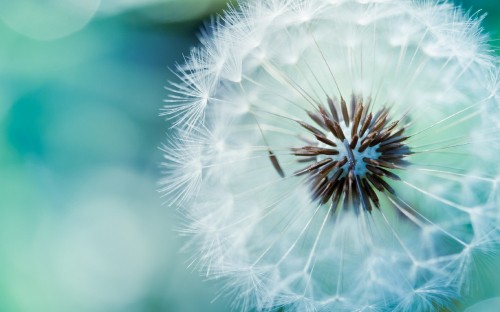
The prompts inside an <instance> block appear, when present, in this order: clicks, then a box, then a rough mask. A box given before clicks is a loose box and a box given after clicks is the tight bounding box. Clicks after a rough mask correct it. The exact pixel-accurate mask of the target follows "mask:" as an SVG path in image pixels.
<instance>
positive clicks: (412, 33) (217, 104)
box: [161, 0, 500, 311]
mask: <svg viewBox="0 0 500 312" xmlns="http://www.w3.org/2000/svg"><path fill="white" fill-rule="evenodd" d="M481 19H482V18H481V16H478V15H474V14H473V15H468V14H465V13H464V12H462V11H461V10H460V9H457V8H454V7H453V6H452V5H451V4H449V3H447V2H444V1H424V0H422V1H405V0H403V1H396V0H271V1H264V0H249V1H244V2H242V3H241V5H240V7H239V8H238V9H236V8H230V9H229V10H228V11H227V12H226V14H225V15H224V16H222V17H220V18H217V19H214V20H212V21H211V23H209V24H208V25H207V27H206V28H205V30H204V31H202V35H201V42H202V47H200V48H196V49H194V50H193V51H192V52H191V54H190V57H189V58H187V59H186V63H185V64H183V65H180V66H178V77H179V80H180V82H175V83H172V86H171V95H170V97H169V98H168V99H167V105H166V106H165V109H164V112H165V114H167V115H168V116H170V118H175V125H176V127H177V128H178V129H179V134H178V135H177V136H176V137H173V138H172V139H171V142H170V143H168V144H167V145H165V146H164V147H163V150H164V152H165V162H164V164H163V167H164V168H165V171H166V176H165V178H164V179H163V180H162V182H161V185H162V190H163V191H164V194H165V197H166V198H167V200H168V201H169V202H170V203H173V204H176V205H178V206H180V207H181V209H180V210H181V212H182V214H183V216H184V217H185V224H184V227H183V229H182V230H181V232H182V233H184V234H186V235H189V236H190V237H191V240H190V242H189V244H188V246H187V249H188V250H190V251H193V250H194V251H195V252H194V255H193V256H192V257H191V258H190V265H191V266H193V267H196V268H199V269H200V270H201V271H202V272H203V274H205V275H206V276H207V277H209V278H216V279H223V280H224V281H225V283H226V284H225V287H224V288H223V289H222V292H223V293H227V294H229V295H231V296H233V297H234V298H235V305H236V307H237V309H241V310H258V311H262V310H273V309H277V308H284V309H285V310H291V311H414V310H422V311H424V310H432V309H439V308H452V307H453V302H456V301H457V300H459V299H460V298H461V297H462V296H465V295H466V294H467V293H468V292H469V291H470V289H471V288H472V287H471V282H472V278H473V276H474V275H477V274H475V273H474V274H472V272H473V271H477V270H476V268H477V267H478V266H481V264H482V263H483V262H488V261H489V260H488V259H491V257H496V256H498V250H499V244H498V243H499V238H500V233H499V225H500V213H499V202H500V198H499V197H500V196H499V190H498V188H499V181H500V170H499V166H498V160H499V156H498V155H500V144H499V141H500V102H499V89H500V88H499V77H500V75H499V69H498V64H499V62H498V59H496V58H495V57H494V56H492V54H491V53H490V50H491V49H490V47H489V46H488V43H487V42H488V38H487V36H486V35H485V34H483V33H482V31H481V26H480V22H481ZM479 271H484V270H479ZM476 277H477V276H476Z"/></svg>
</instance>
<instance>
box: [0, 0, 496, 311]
mask: <svg viewBox="0 0 500 312" xmlns="http://www.w3.org/2000/svg"><path fill="white" fill-rule="evenodd" d="M225 2H226V1H225V0H43V1H40V0H0V311H75V312H78V311H120V312H121V311H188V312H189V311H229V310H230V308H229V304H228V302H227V301H226V299H224V298H222V299H217V300H215V301H214V302H212V299H214V298H215V296H216V294H217V286H218V285H217V284H214V283H213V282H203V278H202V277H199V276H198V273H197V272H193V271H192V270H190V269H188V268H186V266H187V264H186V261H187V256H186V255H185V254H182V253H180V252H179V250H180V248H181V246H182V240H181V239H180V238H179V237H178V235H177V233H176V232H175V227H176V226H178V223H179V222H178V217H177V216H176V212H175V211H174V209H173V208H172V207H169V206H168V205H165V204H162V203H163V201H165V199H161V198H160V194H159V193H158V192H157V191H156V190H157V188H158V186H157V181H158V179H159V178H160V170H159V163H160V162H161V152H160V151H159V150H158V146H160V144H161V143H162V142H163V141H164V140H165V137H166V133H167V132H168V131H169V126H170V125H169V122H168V121H165V120H164V119H162V118H160V117H158V114H159V109H160V107H161V106H162V105H163V103H162V100H163V99H165V98H166V96H167V92H168V91H167V90H165V88H164V87H165V86H167V84H168V81H169V80H171V79H175V77H174V75H173V73H172V72H171V71H170V70H169V68H174V66H175V63H176V62H182V59H183V56H182V55H183V54H187V53H188V52H189V49H190V47H191V46H193V45H195V44H196V42H197V39H196V34H197V33H198V29H199V27H200V26H201V24H202V22H203V21H206V20H207V19H208V17H209V16H210V15H211V14H214V13H216V12H221V10H222V9H223V8H224V7H225V5H226V3H225ZM456 2H457V3H463V5H464V7H465V8H472V11H477V10H481V11H482V12H488V16H487V17H486V19H485V22H484V26H485V29H486V30H487V31H488V32H490V33H491V35H492V38H496V39H497V40H498V39H500V4H499V2H498V0H456ZM497 303H498V302H497ZM484 305H485V304H483V306H484ZM486 305H490V304H486ZM479 309H481V307H479ZM474 311H475V312H480V311H482V310H477V309H476V310H474Z"/></svg>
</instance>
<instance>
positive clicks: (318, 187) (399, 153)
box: [292, 95, 411, 211]
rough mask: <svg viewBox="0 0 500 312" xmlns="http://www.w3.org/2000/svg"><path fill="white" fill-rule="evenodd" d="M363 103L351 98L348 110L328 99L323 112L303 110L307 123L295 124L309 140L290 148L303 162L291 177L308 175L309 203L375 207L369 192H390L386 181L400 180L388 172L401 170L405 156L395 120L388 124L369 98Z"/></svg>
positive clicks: (321, 107) (374, 198)
mask: <svg viewBox="0 0 500 312" xmlns="http://www.w3.org/2000/svg"><path fill="white" fill-rule="evenodd" d="M364 101H365V100H364V99H363V97H362V96H357V95H352V96H351V99H350V104H349V106H350V108H348V107H347V106H348V104H347V103H346V101H345V100H344V98H343V97H341V99H340V101H339V100H337V99H332V98H328V100H327V106H328V108H327V106H326V105H323V104H320V105H318V107H317V109H316V110H315V111H308V112H307V114H308V115H309V117H310V119H311V121H312V122H311V123H308V122H303V121H297V122H298V123H299V124H300V125H301V126H302V127H303V128H304V129H306V130H307V132H308V133H309V134H311V135H313V136H314V138H315V139H314V140H311V141H309V143H310V145H306V146H303V147H298V148H292V152H293V154H294V155H296V156H298V157H299V158H300V159H299V161H300V162H306V163H309V165H308V166H307V167H305V168H303V169H301V170H299V171H297V172H296V173H295V174H296V175H303V174H308V179H307V180H306V181H307V183H309V184H310V185H311V190H312V197H313V199H316V200H320V201H322V202H323V203H327V202H328V201H330V200H331V204H332V207H333V206H335V207H337V205H338V204H339V203H340V201H341V200H343V205H344V206H351V207H354V209H356V210H359V207H362V208H363V209H364V210H366V211H371V210H372V206H375V207H377V208H379V199H378V195H377V192H376V191H375V190H378V192H380V193H390V194H394V192H395V191H394V189H393V188H392V187H391V185H390V184H389V183H388V182H386V178H389V179H391V180H396V181H397V180H400V178H399V176H397V175H396V174H395V173H394V172H393V171H394V170H395V169H404V167H405V166H406V165H407V162H406V161H405V160H404V158H405V157H406V156H408V155H409V154H410V153H411V151H410V149H409V147H408V146H406V145H405V143H404V142H405V141H406V139H407V137H406V136H404V127H401V126H400V125H399V123H400V120H393V118H392V116H390V115H391V114H390V112H389V110H388V109H387V108H385V107H383V108H381V109H378V110H376V109H374V108H373V107H372V106H373V105H372V104H371V100H369V99H367V103H364ZM303 157H307V158H303Z"/></svg>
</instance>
